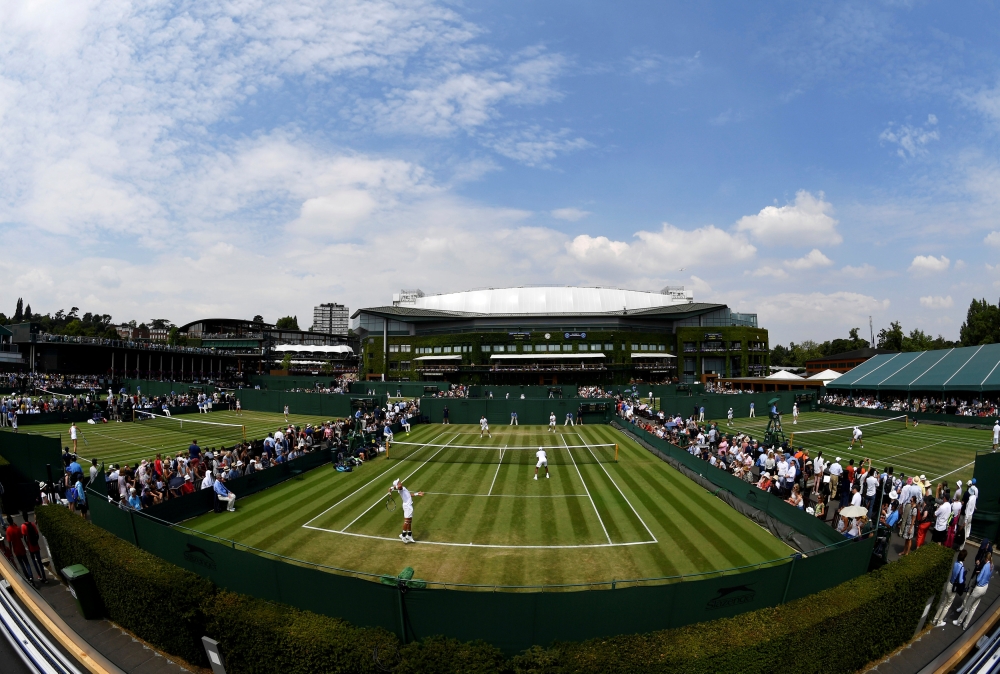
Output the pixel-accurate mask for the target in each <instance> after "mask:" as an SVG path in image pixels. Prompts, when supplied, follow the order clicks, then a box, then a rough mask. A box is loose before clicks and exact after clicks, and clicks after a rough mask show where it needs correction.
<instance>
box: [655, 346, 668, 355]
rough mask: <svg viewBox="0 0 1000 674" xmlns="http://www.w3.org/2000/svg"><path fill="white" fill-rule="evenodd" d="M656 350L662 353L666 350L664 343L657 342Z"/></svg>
mask: <svg viewBox="0 0 1000 674" xmlns="http://www.w3.org/2000/svg"><path fill="white" fill-rule="evenodd" d="M656 350H657V351H659V352H661V353H662V352H664V351H666V350H667V347H666V345H665V344H657V345H656Z"/></svg>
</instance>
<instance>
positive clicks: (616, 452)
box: [615, 442, 618, 463]
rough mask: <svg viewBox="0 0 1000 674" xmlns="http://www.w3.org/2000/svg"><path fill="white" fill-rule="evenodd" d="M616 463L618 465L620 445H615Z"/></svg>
mask: <svg viewBox="0 0 1000 674" xmlns="http://www.w3.org/2000/svg"><path fill="white" fill-rule="evenodd" d="M615 463H618V443H617V442H616V443H615Z"/></svg>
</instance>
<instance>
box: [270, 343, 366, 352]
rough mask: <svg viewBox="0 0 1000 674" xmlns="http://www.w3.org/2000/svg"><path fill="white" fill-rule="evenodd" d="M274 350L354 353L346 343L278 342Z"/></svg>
mask: <svg viewBox="0 0 1000 674" xmlns="http://www.w3.org/2000/svg"><path fill="white" fill-rule="evenodd" d="M274 350H275V351H279V352H282V353H283V352H286V351H287V352H291V353H354V349H352V348H351V347H349V346H348V345H347V344H278V345H277V346H275V347H274Z"/></svg>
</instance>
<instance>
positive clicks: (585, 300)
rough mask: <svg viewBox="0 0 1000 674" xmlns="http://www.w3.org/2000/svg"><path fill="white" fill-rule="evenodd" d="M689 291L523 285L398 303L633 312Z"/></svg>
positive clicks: (685, 300) (687, 298) (511, 310)
mask: <svg viewBox="0 0 1000 674" xmlns="http://www.w3.org/2000/svg"><path fill="white" fill-rule="evenodd" d="M692 301H693V297H692V295H691V293H690V291H682V292H680V293H678V294H676V295H675V294H664V293H662V292H659V293H656V292H643V291H640V290H623V289H621V288H578V287H554V286H541V287H527V288H489V289H485V290H469V291H465V292H458V293H445V294H442V295H427V296H424V297H416V298H412V301H411V302H400V306H407V307H416V308H418V309H437V310H441V311H465V312H472V313H479V314H529V315H530V314H562V313H607V312H617V311H621V310H622V309H626V310H628V311H634V310H638V309H650V308H653V307H668V306H673V305H675V304H689V303H690V302H692Z"/></svg>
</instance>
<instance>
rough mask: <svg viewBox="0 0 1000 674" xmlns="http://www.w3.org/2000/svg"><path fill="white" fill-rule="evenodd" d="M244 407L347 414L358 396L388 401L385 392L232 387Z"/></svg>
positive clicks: (318, 414)
mask: <svg viewBox="0 0 1000 674" xmlns="http://www.w3.org/2000/svg"><path fill="white" fill-rule="evenodd" d="M233 395H235V396H236V397H237V398H239V400H240V404H241V406H242V407H243V409H245V410H250V411H255V412H275V413H279V414H280V413H281V412H283V411H284V409H285V405H288V409H289V412H291V413H292V414H296V415H299V414H308V415H311V416H318V417H329V418H330V419H334V418H337V417H341V418H343V417H348V416H350V415H351V414H353V413H354V407H353V402H352V401H355V400H362V401H363V400H368V401H371V402H372V403H373V404H376V405H385V403H386V398H385V396H384V395H378V396H362V395H347V394H343V393H297V392H294V391H264V390H257V389H247V388H244V389H239V390H237V391H233Z"/></svg>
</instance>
